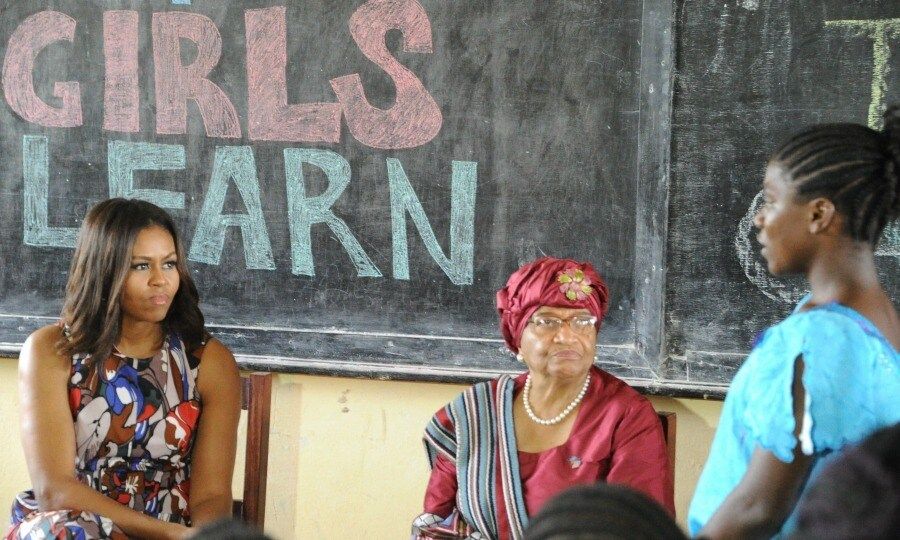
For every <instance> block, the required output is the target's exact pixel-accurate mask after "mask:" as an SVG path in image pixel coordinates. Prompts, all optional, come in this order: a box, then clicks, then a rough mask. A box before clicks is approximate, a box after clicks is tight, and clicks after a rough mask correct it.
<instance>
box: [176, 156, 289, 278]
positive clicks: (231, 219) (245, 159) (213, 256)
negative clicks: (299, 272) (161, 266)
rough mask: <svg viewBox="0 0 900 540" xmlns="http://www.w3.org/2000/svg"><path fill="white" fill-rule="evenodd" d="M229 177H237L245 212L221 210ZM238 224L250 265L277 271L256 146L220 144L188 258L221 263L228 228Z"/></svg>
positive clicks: (236, 180)
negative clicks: (227, 212)
mask: <svg viewBox="0 0 900 540" xmlns="http://www.w3.org/2000/svg"><path fill="white" fill-rule="evenodd" d="M229 180H234V184H235V185H236V186H237V188H238V192H239V193H240V195H241V200H242V201H243V202H244V206H245V207H246V208H247V213H246V214H223V213H222V209H223V208H224V206H225V196H226V195H227V193H228V184H229V183H228V181H229ZM235 226H237V227H240V228H241V237H242V238H243V241H244V261H245V263H246V265H247V268H250V269H254V270H274V269H275V259H274V258H273V257H272V244H271V243H270V242H269V233H268V232H267V231H266V221H265V219H264V218H263V213H262V203H261V202H260V197H259V181H258V180H257V178H256V160H255V159H254V157H253V149H252V148H250V147H249V146H224V147H221V146H220V147H217V148H216V157H215V162H214V163H213V170H212V179H211V180H210V182H209V188H208V189H207V191H206V199H205V200H204V202H203V209H202V210H201V211H200V218H199V219H198V220H197V232H196V233H195V234H194V240H193V243H192V244H191V249H190V252H189V254H188V258H189V259H191V260H192V261H198V262H204V263H207V264H219V261H220V259H221V257H222V248H223V247H224V245H225V233H226V232H227V230H228V227H235Z"/></svg>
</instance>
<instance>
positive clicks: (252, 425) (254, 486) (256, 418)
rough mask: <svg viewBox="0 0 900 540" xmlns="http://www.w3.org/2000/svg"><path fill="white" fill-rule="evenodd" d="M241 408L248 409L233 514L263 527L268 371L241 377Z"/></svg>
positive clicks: (269, 406)
mask: <svg viewBox="0 0 900 540" xmlns="http://www.w3.org/2000/svg"><path fill="white" fill-rule="evenodd" d="M241 409H243V410H245V411H247V443H246V447H245V448H246V458H245V461H244V495H243V498H242V499H240V500H236V501H234V504H233V505H232V515H233V516H234V517H235V518H237V519H241V520H243V521H244V522H246V523H249V524H252V525H255V526H256V527H258V528H259V529H260V530H262V529H263V524H264V523H265V517H266V473H267V472H268V465H269V420H270V417H271V412H272V374H271V373H251V374H250V375H248V376H246V377H242V378H241Z"/></svg>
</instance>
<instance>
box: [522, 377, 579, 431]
mask: <svg viewBox="0 0 900 540" xmlns="http://www.w3.org/2000/svg"><path fill="white" fill-rule="evenodd" d="M590 384H591V374H590V373H588V375H587V377H585V379H584V386H582V387H581V392H578V395H577V396H575V399H574V400H573V401H572V403H569V404H568V405H567V406H566V408H565V409H563V412H561V413H559V414H557V415H556V416H554V417H553V418H551V419H549V420H544V419H543V418H538V416H537V415H536V414H534V411H532V410H531V400H530V399H528V394H529V393H530V392H531V373H529V374H528V376H526V377H525V390H524V392H522V398H523V399H522V401H523V403H524V404H525V412H526V413H527V414H528V418H531V420H532V421H534V422H535V423H538V424H540V425H542V426H552V425H554V424H558V423H560V422H562V419H563V418H565V417H566V416H568V415H569V413H570V412H572V411H573V410H574V409H575V407H577V406H578V404H579V403H581V400H582V399H584V395H585V394H587V389H588V386H589V385H590Z"/></svg>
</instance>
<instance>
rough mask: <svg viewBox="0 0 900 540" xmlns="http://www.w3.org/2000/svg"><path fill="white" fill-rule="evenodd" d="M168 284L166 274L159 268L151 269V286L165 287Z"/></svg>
mask: <svg viewBox="0 0 900 540" xmlns="http://www.w3.org/2000/svg"><path fill="white" fill-rule="evenodd" d="M166 282H167V279H166V274H165V272H163V271H162V270H161V269H159V268H151V269H150V284H151V285H165V284H166Z"/></svg>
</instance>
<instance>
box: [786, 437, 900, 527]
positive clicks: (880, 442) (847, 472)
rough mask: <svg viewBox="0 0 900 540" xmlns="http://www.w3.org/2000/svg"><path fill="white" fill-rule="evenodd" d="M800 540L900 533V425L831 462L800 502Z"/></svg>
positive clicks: (850, 449)
mask: <svg viewBox="0 0 900 540" xmlns="http://www.w3.org/2000/svg"><path fill="white" fill-rule="evenodd" d="M798 516H799V517H798V524H797V530H796V532H795V534H794V535H793V536H792V537H791V538H793V539H795V540H807V539H808V540H813V539H817V538H833V539H835V540H850V539H856V538H868V539H873V540H874V539H879V540H880V539H884V540H889V539H893V538H897V537H898V536H900V424H894V425H893V426H891V427H888V428H884V429H882V430H880V431H876V432H875V433H874V434H872V435H870V436H869V438H867V439H866V440H865V441H863V442H862V444H860V445H859V446H856V447H853V448H849V449H847V450H846V451H845V452H844V453H843V454H842V455H841V456H840V457H838V458H837V459H835V460H834V461H833V462H831V463H830V464H828V466H826V467H825V469H824V470H823V471H822V473H821V474H820V475H819V477H818V478H817V479H816V480H815V482H814V484H813V485H812V486H811V487H810V488H809V491H808V492H807V493H806V495H805V496H804V497H803V499H802V500H801V501H800V505H799V509H798Z"/></svg>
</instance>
